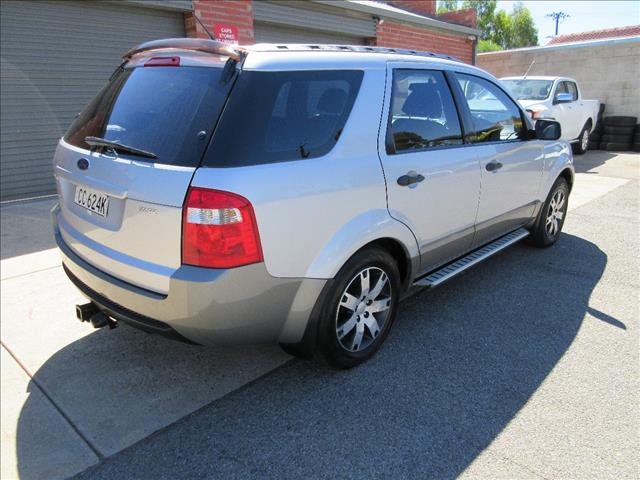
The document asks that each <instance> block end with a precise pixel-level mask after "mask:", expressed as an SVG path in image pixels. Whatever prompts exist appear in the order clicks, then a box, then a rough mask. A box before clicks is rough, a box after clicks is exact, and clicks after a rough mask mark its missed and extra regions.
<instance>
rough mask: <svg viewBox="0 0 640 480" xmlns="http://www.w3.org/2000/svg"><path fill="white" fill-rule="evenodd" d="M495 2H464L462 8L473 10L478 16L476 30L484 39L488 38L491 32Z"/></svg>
mask: <svg viewBox="0 0 640 480" xmlns="http://www.w3.org/2000/svg"><path fill="white" fill-rule="evenodd" d="M497 6H498V1H497V0H464V2H462V8H473V9H474V10H475V11H476V15H477V16H478V28H479V29H480V30H482V32H483V33H484V37H485V38H489V37H490V35H491V32H492V31H493V19H494V17H495V14H496V7H497Z"/></svg>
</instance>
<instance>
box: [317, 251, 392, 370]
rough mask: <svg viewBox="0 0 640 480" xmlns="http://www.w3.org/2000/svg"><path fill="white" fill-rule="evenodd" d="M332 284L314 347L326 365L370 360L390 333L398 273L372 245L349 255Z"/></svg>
mask: <svg viewBox="0 0 640 480" xmlns="http://www.w3.org/2000/svg"><path fill="white" fill-rule="evenodd" d="M385 277H386V281H385ZM331 282H332V284H331V285H330V287H329V291H328V294H327V296H326V297H325V299H324V304H323V305H322V308H321V310H320V317H319V332H318V333H319V338H318V349H319V351H320V353H321V354H322V356H323V357H324V358H325V360H326V361H327V362H328V363H329V364H330V365H332V366H336V367H340V368H352V367H355V366H356V365H359V364H361V363H362V362H364V361H366V360H368V359H369V358H371V357H372V356H373V355H374V354H375V353H376V352H377V351H378V349H379V348H380V346H381V345H382V343H383V342H384V340H385V339H386V337H387V335H388V334H389V330H390V329H391V326H392V325H393V321H394V320H395V316H396V312H397V309H398V300H399V297H400V273H399V271H398V266H397V264H396V261H395V260H394V258H393V257H392V256H391V255H390V254H389V253H388V252H387V251H386V250H383V249H381V248H378V247H371V248H366V249H364V250H361V251H360V252H357V253H356V254H355V255H354V256H353V257H351V258H350V259H349V260H348V261H347V263H345V264H344V266H343V267H342V268H341V269H340V271H339V272H338V274H337V275H336V277H335V278H334V279H333V280H331ZM367 282H368V283H369V287H370V289H369V290H368V292H369V294H367V289H366V285H367ZM380 282H382V283H380ZM380 285H382V288H381V289H380ZM376 289H377V290H378V292H377V293H376V292H375V290H376ZM363 290H364V291H363ZM371 294H375V296H372V297H370V295H371ZM372 305H373V306H372ZM375 309H380V310H379V311H378V312H374V311H373V310H375ZM345 326H346V328H348V330H345Z"/></svg>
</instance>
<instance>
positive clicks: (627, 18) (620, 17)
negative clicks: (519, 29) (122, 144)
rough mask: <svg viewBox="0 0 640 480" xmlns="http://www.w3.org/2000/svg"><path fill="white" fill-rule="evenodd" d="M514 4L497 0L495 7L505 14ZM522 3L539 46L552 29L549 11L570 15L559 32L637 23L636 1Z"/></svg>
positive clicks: (639, 10) (639, 4)
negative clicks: (534, 28) (535, 31)
mask: <svg viewBox="0 0 640 480" xmlns="http://www.w3.org/2000/svg"><path fill="white" fill-rule="evenodd" d="M514 3H516V2H515V1H511V0H499V1H498V8H497V9H502V10H505V11H506V12H507V13H508V12H510V11H511V10H512V8H513V4H514ZM522 3H523V4H524V5H525V6H526V7H527V8H528V9H529V11H530V12H531V15H532V16H533V20H534V21H535V23H536V28H537V29H538V43H539V44H540V45H544V44H546V43H547V42H548V41H549V40H550V39H551V36H552V35H553V34H554V32H555V22H554V21H553V20H552V19H551V18H545V15H546V14H547V13H551V12H565V13H568V14H569V15H570V17H569V18H567V19H565V20H564V21H563V22H561V23H560V26H559V29H558V33H559V34H565V33H577V32H587V31H589V30H600V29H603V28H613V27H624V26H627V25H638V24H640V0H616V1H614V0H583V1H578V0H574V1H553V0H526V1H523V2H522Z"/></svg>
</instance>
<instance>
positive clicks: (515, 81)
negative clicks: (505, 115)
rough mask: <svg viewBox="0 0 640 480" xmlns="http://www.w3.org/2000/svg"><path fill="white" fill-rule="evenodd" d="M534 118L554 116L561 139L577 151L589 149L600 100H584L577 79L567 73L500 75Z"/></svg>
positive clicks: (581, 151) (550, 117)
mask: <svg viewBox="0 0 640 480" xmlns="http://www.w3.org/2000/svg"><path fill="white" fill-rule="evenodd" d="M500 80H501V81H502V84H503V85H504V86H505V87H506V88H507V90H509V93H511V95H513V97H514V98H515V99H516V100H518V102H519V103H520V105H522V106H523V107H524V108H525V109H526V110H527V111H528V112H529V114H530V115H531V118H532V119H534V120H537V119H539V118H547V119H553V120H556V121H557V122H559V123H560V126H561V128H562V137H561V138H562V139H563V140H566V141H568V142H570V143H571V144H572V145H573V151H574V153H578V154H582V153H584V152H586V150H587V145H588V143H589V134H590V133H591V132H592V131H593V129H594V128H595V126H596V120H597V118H598V110H599V109H600V102H599V101H598V100H584V99H583V98H582V92H581V91H580V87H579V85H578V82H576V81H575V80H574V79H572V78H566V77H543V76H526V77H505V78H501V79H500Z"/></svg>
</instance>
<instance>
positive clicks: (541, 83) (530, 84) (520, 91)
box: [502, 80, 553, 100]
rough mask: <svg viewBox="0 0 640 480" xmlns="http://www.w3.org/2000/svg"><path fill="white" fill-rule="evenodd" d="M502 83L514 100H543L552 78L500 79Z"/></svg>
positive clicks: (548, 92) (547, 92)
mask: <svg viewBox="0 0 640 480" xmlns="http://www.w3.org/2000/svg"><path fill="white" fill-rule="evenodd" d="M502 84H503V85H504V87H505V88H506V89H507V90H508V91H509V93H510V94H511V95H513V97H514V98H515V99H516V100H545V99H546V98H548V97H549V94H550V93H551V87H552V86H553V80H502Z"/></svg>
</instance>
